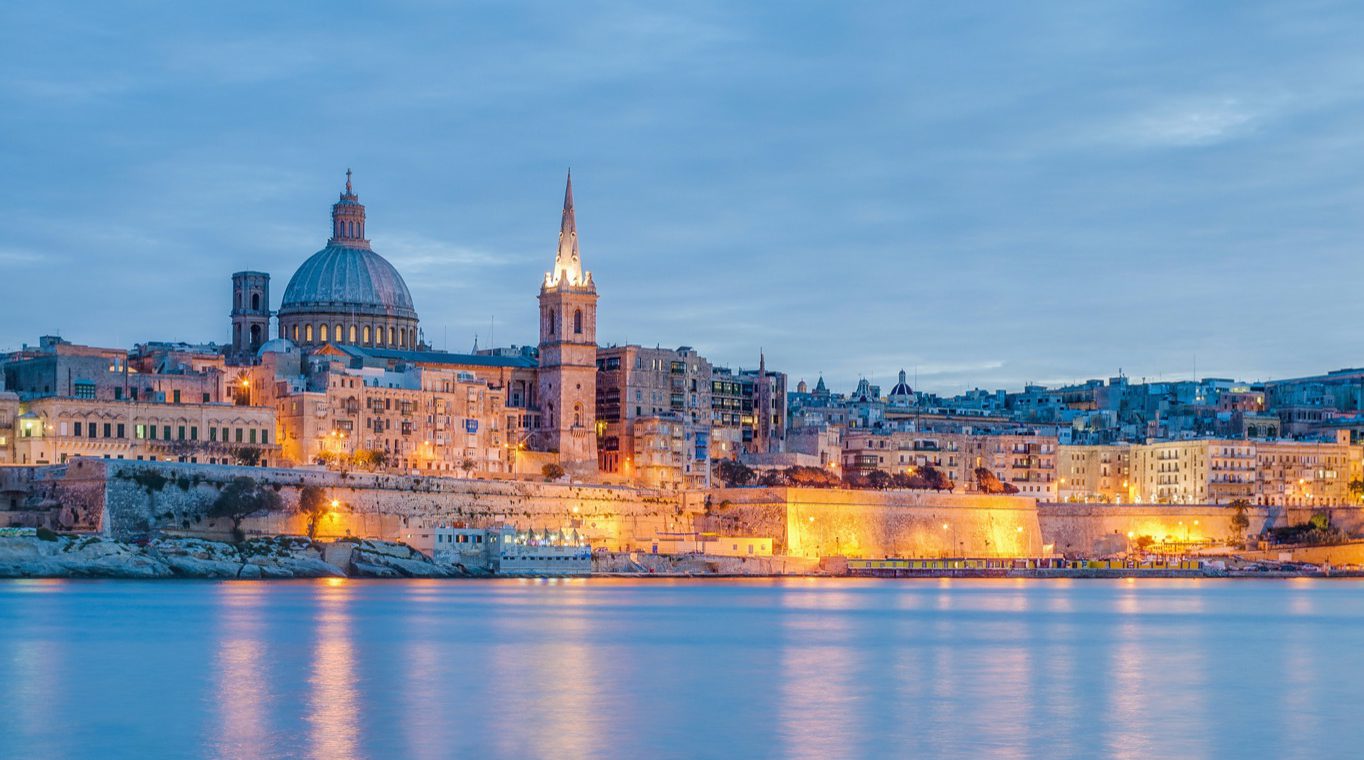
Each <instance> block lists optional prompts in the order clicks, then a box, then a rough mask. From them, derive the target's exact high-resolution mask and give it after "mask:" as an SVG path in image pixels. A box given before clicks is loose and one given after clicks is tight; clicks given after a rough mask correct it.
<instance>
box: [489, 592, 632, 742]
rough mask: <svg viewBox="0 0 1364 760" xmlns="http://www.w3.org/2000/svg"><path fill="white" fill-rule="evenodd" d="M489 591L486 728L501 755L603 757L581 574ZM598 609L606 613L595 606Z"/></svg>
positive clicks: (598, 687) (603, 720)
mask: <svg viewBox="0 0 1364 760" xmlns="http://www.w3.org/2000/svg"><path fill="white" fill-rule="evenodd" d="M500 590H501V591H503V592H504V593H499V594H494V595H493V596H492V602H493V603H494V607H493V609H492V610H491V611H490V614H491V616H492V625H493V631H494V634H493V635H494V637H495V639H496V640H497V644H496V646H495V648H494V651H493V656H492V660H491V662H490V663H489V665H490V668H489V669H490V672H489V677H488V683H487V688H488V690H489V692H490V694H491V697H492V704H493V707H492V719H493V720H492V724H491V728H490V731H491V733H492V736H490V737H488V738H489V739H490V740H491V743H492V746H493V747H494V748H495V752H494V754H495V755H496V756H499V757H516V756H523V757H535V756H539V755H543V754H553V755H556V756H559V757H607V756H610V753H609V749H610V747H609V745H608V744H607V733H608V725H609V724H610V722H611V721H612V720H613V719H616V718H619V717H621V716H619V715H612V714H611V712H610V711H609V710H608V709H607V708H606V706H605V705H604V704H602V702H603V700H604V699H605V698H606V695H605V694H604V693H603V691H602V688H603V687H602V683H603V681H604V679H603V678H602V675H601V673H600V668H601V661H600V658H599V656H598V655H599V649H598V647H599V646H600V645H599V643H598V642H597V641H595V640H594V639H595V636H594V627H593V622H592V613H591V610H590V609H589V607H590V606H591V603H590V601H589V597H588V591H587V588H586V584H584V583H583V582H581V581H553V582H551V581H543V580H542V581H531V580H527V581H522V582H519V583H518V584H516V585H511V584H506V585H504V586H503V587H502V588H501V589H500ZM597 612H598V613H602V612H604V611H603V610H601V609H599V608H598V609H597Z"/></svg>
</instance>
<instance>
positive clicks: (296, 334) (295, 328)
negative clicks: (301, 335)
mask: <svg viewBox="0 0 1364 760" xmlns="http://www.w3.org/2000/svg"><path fill="white" fill-rule="evenodd" d="M294 342H295V343H297V342H298V325H294Z"/></svg>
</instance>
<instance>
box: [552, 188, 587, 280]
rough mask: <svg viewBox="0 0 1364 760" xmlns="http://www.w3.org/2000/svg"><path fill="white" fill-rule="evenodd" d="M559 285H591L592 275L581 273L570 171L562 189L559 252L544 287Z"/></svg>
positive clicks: (555, 255)
mask: <svg viewBox="0 0 1364 760" xmlns="http://www.w3.org/2000/svg"><path fill="white" fill-rule="evenodd" d="M560 283H563V284H566V285H570V286H573V287H583V286H587V285H591V284H592V273H591V272H584V271H583V262H582V259H581V258H579V256H578V222H577V219H576V218H575V217H574V214H573V172H572V171H570V172H569V173H568V184H567V186H566V187H565V188H564V215H563V218H562V219H561V220H560V221H559V250H558V251H557V252H556V253H555V254H554V271H552V272H549V273H548V274H546V275H545V287H547V288H553V287H558V286H559V284H560Z"/></svg>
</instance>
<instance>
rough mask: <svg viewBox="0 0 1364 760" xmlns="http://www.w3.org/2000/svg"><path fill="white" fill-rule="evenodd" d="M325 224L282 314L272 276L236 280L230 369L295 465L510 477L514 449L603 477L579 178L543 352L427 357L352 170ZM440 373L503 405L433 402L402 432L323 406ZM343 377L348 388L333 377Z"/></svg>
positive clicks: (545, 308)
mask: <svg viewBox="0 0 1364 760" xmlns="http://www.w3.org/2000/svg"><path fill="white" fill-rule="evenodd" d="M331 222H332V223H331V229H330V235H329V237H328V239H327V241H326V245H325V246H324V247H323V248H322V249H321V250H319V251H317V252H316V253H314V254H312V255H311V256H309V257H308V258H307V259H306V260H305V261H304V262H303V263H302V264H301V265H300V266H299V268H298V269H297V270H296V271H295V272H294V274H293V276H292V277H291V278H290V280H289V284H288V286H287V287H286V288H285V290H284V294H283V297H282V300H281V302H280V306H279V308H278V309H277V310H274V311H272V310H271V309H270V275H269V274H267V273H265V272H259V271H244V272H238V273H236V274H234V275H232V311H231V330H232V340H231V348H230V349H229V356H228V358H229V362H230V363H231V364H232V365H235V366H236V367H237V372H238V375H239V378H240V382H241V384H242V387H243V388H245V387H248V386H249V387H252V388H257V387H258V388H260V389H261V391H260V393H259V394H258V397H257V398H256V400H255V402H256V403H270V404H273V405H275V406H277V407H278V409H279V410H280V412H279V420H280V427H281V430H280V436H279V438H280V443H281V445H282V446H283V447H284V451H285V452H286V455H287V456H288V457H289V458H291V459H293V460H295V462H294V463H296V464H308V463H312V462H322V461H327V462H329V463H330V462H331V461H335V460H337V458H338V457H342V456H359V455H362V454H363V456H365V457H369V458H370V459H371V460H373V459H376V458H377V459H380V460H382V461H385V462H387V463H389V464H390V466H391V467H392V468H394V469H400V470H412V471H431V472H442V471H452V470H464V471H465V472H466V473H467V472H469V471H470V470H471V469H475V470H476V471H477V472H479V473H496V472H508V473H510V472H513V471H514V470H515V461H514V460H515V459H516V457H517V452H520V451H531V452H534V451H538V452H542V454H543V455H547V456H541V457H540V458H539V459H537V460H536V461H540V460H541V459H544V460H548V461H557V463H558V464H560V465H561V466H562V467H563V468H564V469H565V470H566V471H568V472H570V473H573V474H574V475H577V476H580V477H582V476H589V475H592V474H595V473H596V472H597V435H598V431H597V425H596V376H597V369H596V358H597V342H596V327H597V289H596V283H595V282H594V281H593V279H592V274H591V272H589V271H587V270H586V269H585V268H584V267H583V262H582V258H581V253H580V250H579V246H578V233H577V219H576V214H575V210H574V206H573V182H572V177H569V179H568V182H567V186H566V188H565V192H564V207H563V212H562V215H561V217H560V228H559V240H558V247H557V250H556V252H555V256H554V263H553V268H552V269H551V271H550V272H548V273H546V274H545V277H544V279H543V281H542V282H541V284H540V291H539V316H540V318H539V333H540V334H539V341H538V345H537V348H536V349H535V350H522V351H520V352H512V351H508V350H505V349H503V350H498V349H495V348H493V349H487V350H484V351H478V352H477V353H471V354H453V353H447V352H442V351H433V350H431V349H430V347H429V346H428V345H427V344H426V342H425V341H424V340H423V339H422V334H421V330H420V319H419V317H418V314H417V310H416V307H415V305H414V303H413V299H412V294H411V292H410V291H409V290H408V287H407V284H406V282H404V280H403V277H402V275H401V274H400V273H399V272H398V270H397V269H396V268H395V267H394V266H393V265H392V264H391V263H389V262H388V261H387V260H386V259H384V258H383V256H381V255H380V254H379V253H378V252H377V251H376V250H375V249H374V246H373V245H371V242H370V239H369V236H368V229H367V218H366V209H365V206H364V205H363V204H361V203H360V198H359V195H358V194H357V193H356V192H355V189H354V185H353V182H352V176H351V172H350V171H347V172H346V184H345V188H344V190H343V191H342V192H341V194H340V197H339V199H338V200H337V202H336V203H335V204H333V206H332V220H331ZM272 318H273V319H274V321H275V322H276V331H275V336H276V337H275V338H274V339H273V340H272V339H270V338H269V335H270V323H271V320H272ZM295 357H296V358H295ZM438 373H440V376H441V377H445V376H446V375H449V377H450V378H459V379H461V380H462V381H463V382H461V383H458V385H459V386H460V387H465V386H467V385H468V384H469V381H473V383H474V384H475V385H478V384H481V385H482V386H483V387H486V388H487V389H489V390H490V391H491V392H492V393H491V395H490V396H488V398H492V399H498V402H497V403H496V404H492V405H490V404H480V405H478V407H477V411H475V410H474V407H473V405H470V406H469V409H467V410H465V414H464V415H463V416H462V415H460V414H451V412H452V411H455V410H456V409H457V408H463V405H457V404H455V403H453V402H443V403H439V404H437V403H434V402H433V404H432V405H431V409H429V410H427V411H429V412H435V411H437V410H439V411H443V412H444V415H441V414H434V413H433V414H426V415H425V418H424V419H416V417H421V416H422V415H418V414H410V415H409V416H410V417H412V418H413V419H410V420H404V419H402V418H401V416H400V417H399V418H398V419H397V422H398V424H397V425H396V426H395V425H394V424H393V422H394V420H391V419H388V418H387V417H386V416H384V415H377V414H376V415H375V416H373V417H372V418H371V417H367V416H366V415H365V414H364V413H363V411H357V410H361V409H362V407H364V405H365V404H371V405H372V402H369V401H363V402H362V401H358V400H352V399H349V398H339V397H338V398H337V399H334V400H329V399H328V397H327V394H328V393H329V392H331V391H329V389H333V390H334V389H337V388H341V389H345V388H354V387H356V383H355V378H359V383H360V384H361V385H364V386H365V388H361V389H360V390H364V391H365V393H364V394H360V395H365V396H366V397H367V398H368V397H369V396H374V395H375V393H376V392H377V391H374V390H372V389H373V388H379V387H381V386H384V387H387V388H389V389H396V388H398V387H400V386H402V387H406V388H412V389H414V390H418V391H419V390H420V389H421V388H423V387H424V386H427V385H429V384H430V379H431V378H434V377H436V376H437V374H438ZM452 373H453V374H452ZM423 374H424V375H425V377H426V380H425V381H424V380H423ZM329 375H330V379H329V377H328V376H329ZM341 376H345V377H348V378H351V380H349V381H346V382H337V378H338V377H341ZM445 384H446V385H448V384H449V383H445ZM319 394H321V395H319ZM409 406H410V407H411V409H412V410H416V411H420V410H421V409H423V408H424V406H423V405H422V404H421V403H415V402H414V403H411V404H409ZM304 407H307V411H304V412H300V410H302V409H304ZM404 408H407V407H404ZM386 411H391V410H386ZM286 412H287V413H286ZM333 418H334V419H333ZM289 420H298V421H299V424H298V425H290V423H289ZM466 433H467V435H466ZM346 441H349V442H350V443H349V444H347V443H345V442H346ZM362 446H363V447H364V448H363V449H361V447H362ZM471 462H472V463H473V466H472V467H471V466H470V463H471Z"/></svg>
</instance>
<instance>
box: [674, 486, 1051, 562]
mask: <svg viewBox="0 0 1364 760" xmlns="http://www.w3.org/2000/svg"><path fill="white" fill-rule="evenodd" d="M698 523H699V526H700V527H701V528H702V529H703V530H713V531H716V532H719V533H730V534H735V535H759V536H772V538H773V552H774V553H776V554H789V555H792V556H797V557H810V558H816V557H821V556H833V555H842V556H846V557H942V556H949V555H951V556H962V555H969V556H977V557H999V556H1025V555H1036V554H1039V553H1040V552H1041V551H1042V544H1043V536H1042V531H1041V529H1040V526H1039V524H1038V521H1037V510H1036V502H1035V501H1034V500H1033V499H1031V498H1024V497H1018V496H984V495H975V494H951V493H937V492H934V491H864V490H848V489H833V488H829V489H826V488H730V489H717V490H714V491H711V492H710V493H709V507H708V508H707V509H706V510H705V516H704V517H703V518H702V519H701V520H699V521H698Z"/></svg>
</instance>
